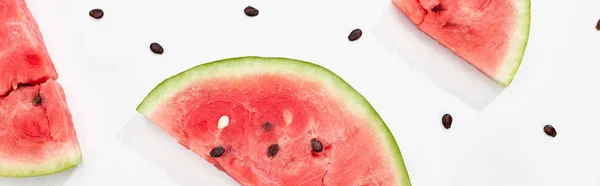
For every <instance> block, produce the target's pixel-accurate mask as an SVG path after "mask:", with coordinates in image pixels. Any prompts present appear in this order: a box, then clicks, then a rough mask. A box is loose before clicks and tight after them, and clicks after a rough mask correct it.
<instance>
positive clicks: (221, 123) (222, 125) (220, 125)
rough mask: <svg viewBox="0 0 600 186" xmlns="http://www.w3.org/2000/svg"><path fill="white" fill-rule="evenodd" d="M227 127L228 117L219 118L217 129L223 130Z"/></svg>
mask: <svg viewBox="0 0 600 186" xmlns="http://www.w3.org/2000/svg"><path fill="white" fill-rule="evenodd" d="M227 125H229V117H227V116H221V118H219V123H218V124H217V127H218V128H219V129H223V128H225V127H227Z"/></svg>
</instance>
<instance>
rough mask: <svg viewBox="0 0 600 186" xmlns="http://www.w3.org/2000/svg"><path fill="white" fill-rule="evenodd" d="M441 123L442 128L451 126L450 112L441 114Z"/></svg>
mask: <svg viewBox="0 0 600 186" xmlns="http://www.w3.org/2000/svg"><path fill="white" fill-rule="evenodd" d="M442 125H444V128H446V129H449V128H450V127H451V126H452V116H451V115H450V114H444V116H442Z"/></svg>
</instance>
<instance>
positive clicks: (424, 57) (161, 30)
mask: <svg viewBox="0 0 600 186" xmlns="http://www.w3.org/2000/svg"><path fill="white" fill-rule="evenodd" d="M532 1H533V2H532V25H531V35H530V40H529V41H530V42H529V45H528V48H527V51H526V54H525V59H524V61H523V64H522V66H521V69H520V70H519V72H518V74H517V76H516V79H515V80H514V82H513V84H512V85H511V86H510V87H509V88H507V89H504V90H501V89H500V88H499V87H498V86H495V85H494V84H493V83H492V82H491V81H490V80H488V79H486V78H485V77H484V76H482V75H481V74H479V73H478V72H477V71H475V70H474V69H473V68H472V67H470V66H469V65H467V64H466V63H465V62H464V61H461V60H460V59H458V58H456V57H455V56H453V55H452V54H451V53H449V52H448V51H447V50H445V49H444V48H442V47H440V46H439V45H438V44H436V43H435V42H434V41H433V40H431V39H429V38H428V37H426V36H425V35H424V34H422V33H420V32H419V31H417V30H416V29H415V28H414V26H413V25H411V23H410V22H409V21H408V19H406V17H405V16H404V15H403V14H402V13H401V12H400V11H398V10H396V9H395V8H394V7H393V5H392V4H391V0H344V1H342V0H327V1H324V0H302V1H289V0H287V1H282V0H254V1H243V0H226V1H224V0H221V1H218V0H211V1H209V0H203V1H191V0H188V1H184V0H168V1H166V0H53V1H48V0H28V1H27V2H28V3H29V5H30V8H31V10H32V12H33V14H34V16H35V17H36V19H37V20H38V22H39V26H40V28H41V30H42V32H43V35H44V37H45V41H46V44H47V46H48V49H49V52H50V54H51V56H52V58H53V60H54V62H55V65H56V68H57V70H58V72H59V74H60V78H59V82H60V83H62V84H63V86H64V87H65V91H66V94H67V97H68V98H67V99H68V100H67V101H68V102H69V105H70V108H71V109H72V112H73V117H74V118H73V119H74V122H75V127H76V130H77V132H78V135H79V139H80V142H81V148H82V151H83V162H82V163H81V165H80V166H78V167H77V168H75V169H71V170H69V171H67V172H63V173H60V174H57V175H54V176H47V177H41V178H34V179H0V185H3V186H4V185H11V186H12V185H63V184H64V185H65V186H107V185H111V186H112V185H145V186H175V185H177V184H176V183H175V182H174V181H172V180H173V179H171V178H170V177H168V176H167V173H166V171H164V170H163V169H161V168H159V167H158V166H155V165H154V164H152V163H149V161H148V160H147V159H145V158H143V157H142V156H140V155H139V154H138V153H136V152H135V151H134V150H132V149H130V148H128V147H127V146H126V145H124V144H123V143H121V142H119V141H118V140H117V135H118V134H119V133H120V132H121V131H122V130H123V127H124V126H125V124H126V123H128V122H129V121H130V120H131V118H132V117H133V116H134V110H135V107H136V106H137V104H138V103H139V102H140V101H141V100H142V99H143V97H144V96H145V95H146V93H148V92H149V91H150V90H151V89H152V88H153V87H154V86H155V85H157V84H158V83H159V82H160V81H162V80H163V79H164V78H167V77H169V76H171V75H173V74H175V73H177V72H179V71H182V70H185V69H187V68H189V67H192V66H194V65H197V64H200V63H204V62H208V61H212V60H217V59H222V58H229V57H237V56H244V55H261V56H281V57H291V58H297V59H302V60H308V61H312V62H315V63H318V64H321V65H323V66H325V67H327V68H329V69H331V70H333V71H334V72H336V73H337V74H338V75H340V76H341V77H342V78H344V79H346V80H347V81H348V82H349V83H350V84H351V85H352V86H354V87H355V88H356V89H357V90H358V91H359V92H361V93H362V94H363V95H364V96H365V97H366V98H367V99H368V100H369V101H370V102H371V103H372V104H373V106H374V107H375V108H376V110H377V111H378V112H379V113H380V114H381V115H382V117H383V119H384V120H385V121H386V122H387V123H388V125H389V127H390V128H391V129H392V131H393V133H394V135H395V136H396V139H397V140H398V144H399V146H400V147H401V151H402V153H403V155H404V159H405V162H406V165H407V168H408V171H409V174H410V176H411V180H412V183H413V185H415V186H443V185H451V186H483V185H491V186H521V185H523V186H538V185H539V186H542V185H543V186H555V185H556V186H558V185H561V186H587V185H600V168H599V167H600V158H599V157H600V151H599V150H598V148H600V147H599V145H598V142H600V136H599V135H598V134H599V133H600V120H599V119H597V117H600V116H598V111H599V110H600V108H598V105H600V89H599V88H598V86H599V82H598V80H600V76H599V75H598V73H595V71H596V70H598V69H599V67H600V65H599V62H600V32H597V31H596V30H595V28H594V27H595V24H596V22H597V21H598V19H600V13H599V12H600V11H599V10H600V1H597V0H577V2H574V1H568V2H567V1H562V0H532ZM247 5H252V6H254V7H256V8H258V9H259V10H260V15H259V16H257V17H254V18H249V17H246V16H245V15H244V13H243V9H244V7H246V6H247ZM92 8H102V9H104V11H105V17H104V18H103V19H101V20H94V19H91V18H90V17H89V16H88V15H87V14H88V11H89V10H91V9H92ZM354 28H361V29H362V30H363V32H364V34H363V37H362V38H361V39H360V40H358V41H356V42H349V41H348V40H347V39H346V36H347V35H348V33H349V32H350V31H351V30H352V29H354ZM154 41H156V42H159V43H161V44H162V45H163V46H164V48H165V53H164V55H162V56H159V55H155V54H153V53H151V52H150V51H149V49H148V46H149V44H150V43H151V42H154ZM447 112H448V113H451V114H452V115H453V116H454V124H453V127H452V129H451V130H445V129H444V128H443V127H442V125H441V124H440V118H441V115H442V114H443V113H447ZM545 124H552V125H554V126H555V127H556V129H557V131H558V136H557V137H556V138H550V137H548V136H546V135H545V134H544V132H543V130H542V128H543V126H544V125H545ZM163 153H169V152H168V151H163ZM215 170H216V169H215ZM206 171H207V172H212V171H214V170H212V169H210V170H206ZM197 174H198V175H199V176H201V175H203V174H208V173H203V172H198V173H197ZM215 179H219V178H218V177H216V178H215ZM207 183H208V182H206V183H198V184H197V185H210V184H207Z"/></svg>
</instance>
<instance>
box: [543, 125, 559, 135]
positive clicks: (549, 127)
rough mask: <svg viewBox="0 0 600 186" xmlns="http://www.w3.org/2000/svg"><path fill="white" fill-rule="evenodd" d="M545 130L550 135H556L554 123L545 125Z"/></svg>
mask: <svg viewBox="0 0 600 186" xmlns="http://www.w3.org/2000/svg"><path fill="white" fill-rule="evenodd" d="M544 132H545V133H546V135H548V136H552V137H556V129H555V128H554V127H553V126H552V125H546V126H544Z"/></svg>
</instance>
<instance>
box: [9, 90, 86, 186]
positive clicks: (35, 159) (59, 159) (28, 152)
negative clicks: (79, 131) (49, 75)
mask: <svg viewBox="0 0 600 186" xmlns="http://www.w3.org/2000/svg"><path fill="white" fill-rule="evenodd" d="M36 96H37V97H38V98H39V99H36V98H35V97H36ZM36 102H37V103H38V104H37V105H36V104H35V103H36ZM80 161H81V152H80V150H79V144H78V141H77V137H76V133H75V130H74V127H73V122H72V120H71V113H70V112H69V108H68V106H67V103H66V101H65V94H64V92H63V89H62V87H61V86H60V85H59V84H58V83H56V82H54V81H53V80H48V81H46V82H45V83H42V84H38V85H34V86H27V87H20V88H18V89H16V90H14V91H12V92H11V94H9V95H8V96H6V97H4V98H0V176H5V177H28V176H40V175H47V174H52V173H55V172H60V171H62V170H65V169H68V168H70V167H73V166H75V165H77V164H79V162H80Z"/></svg>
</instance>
